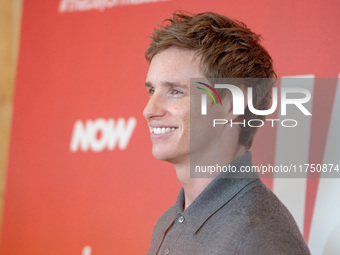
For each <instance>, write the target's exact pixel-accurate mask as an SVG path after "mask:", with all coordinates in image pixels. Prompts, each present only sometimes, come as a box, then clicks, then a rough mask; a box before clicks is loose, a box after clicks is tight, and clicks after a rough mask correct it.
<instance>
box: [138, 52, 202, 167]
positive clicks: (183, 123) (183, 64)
mask: <svg viewBox="0 0 340 255" xmlns="http://www.w3.org/2000/svg"><path fill="white" fill-rule="evenodd" d="M194 57H195V52H194V51H192V50H184V49H179V48H169V49H167V50H164V51H162V52H160V53H158V54H156V55H155V56H154V58H153V59H152V61H151V64H150V68H149V72H148V75H147V78H146V82H145V85H146V88H147V90H148V92H149V94H150V99H149V102H148V104H147V106H146V107H145V109H144V112H143V115H144V117H145V118H146V120H147V122H148V125H149V127H150V136H151V140H152V144H153V147H152V153H153V155H154V157H155V158H157V159H159V160H165V161H169V162H171V163H174V164H178V163H189V161H190V78H193V77H195V78H200V77H204V76H203V74H202V73H201V72H200V68H199V61H200V58H194Z"/></svg>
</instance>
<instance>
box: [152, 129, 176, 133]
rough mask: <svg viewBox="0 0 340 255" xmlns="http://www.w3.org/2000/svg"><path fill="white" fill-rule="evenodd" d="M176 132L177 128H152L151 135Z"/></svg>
mask: <svg viewBox="0 0 340 255" xmlns="http://www.w3.org/2000/svg"><path fill="white" fill-rule="evenodd" d="M174 130H176V128H165V127H163V128H159V127H158V128H152V127H150V133H154V134H165V133H169V132H171V131H174Z"/></svg>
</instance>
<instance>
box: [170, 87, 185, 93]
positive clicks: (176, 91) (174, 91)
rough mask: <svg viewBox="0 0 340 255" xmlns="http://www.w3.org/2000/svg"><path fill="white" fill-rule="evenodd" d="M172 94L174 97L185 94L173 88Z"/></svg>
mask: <svg viewBox="0 0 340 255" xmlns="http://www.w3.org/2000/svg"><path fill="white" fill-rule="evenodd" d="M170 93H171V94H173V95H179V94H183V92H182V91H179V90H177V89H174V88H172V89H171V91H170Z"/></svg>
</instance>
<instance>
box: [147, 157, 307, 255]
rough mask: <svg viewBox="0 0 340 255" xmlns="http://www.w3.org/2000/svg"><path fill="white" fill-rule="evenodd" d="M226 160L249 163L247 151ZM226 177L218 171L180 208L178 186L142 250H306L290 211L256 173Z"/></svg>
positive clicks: (181, 254) (183, 253)
mask: <svg viewBox="0 0 340 255" xmlns="http://www.w3.org/2000/svg"><path fill="white" fill-rule="evenodd" d="M231 165H235V166H237V167H240V166H241V165H251V153H250V152H247V153H246V154H245V155H243V156H242V157H240V158H238V159H236V160H235V161H233V162H232V163H231ZM225 177H228V178H225ZM230 177H231V176H227V175H224V174H220V176H219V177H218V178H216V179H214V180H213V181H212V182H211V183H210V184H209V185H208V186H207V187H206V188H205V190H204V191H203V192H202V193H201V194H200V195H199V196H198V197H197V198H196V199H195V201H194V202H193V203H192V204H191V205H190V206H189V207H188V208H187V209H186V210H185V211H183V206H184V191H183V188H182V189H181V191H180V192H179V195H178V198H177V203H176V204H175V205H174V206H172V207H171V208H170V209H168V210H167V211H166V212H165V213H164V214H163V215H162V216H161V217H160V218H159V220H158V221H157V223H156V225H155V227H154V230H153V234H152V240H151V244H150V248H149V251H148V255H155V254H165V255H166V254H178V255H189V254H195V255H201V254H202V255H215V254H216V255H217V254H219V255H220V254H221V255H222V254H223V255H225V254H261V255H266V254H268V255H277V254H287V255H288V254H289V255H293V254H299V255H300V254H310V252H309V250H308V247H307V245H306V243H305V241H304V239H303V237H302V235H301V233H300V231H299V229H298V227H297V225H296V223H295V221H294V219H293V217H292V215H291V214H290V213H289V211H288V210H287V208H286V207H285V206H284V205H283V204H282V203H281V202H280V201H279V199H278V198H277V197H276V196H275V195H274V194H273V193H272V192H271V191H270V190H269V189H268V188H267V187H266V186H265V185H264V184H263V183H262V181H261V180H260V179H259V178H258V175H257V174H251V175H249V176H247V178H237V176H236V178H235V176H232V178H230Z"/></svg>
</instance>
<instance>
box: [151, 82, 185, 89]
mask: <svg viewBox="0 0 340 255" xmlns="http://www.w3.org/2000/svg"><path fill="white" fill-rule="evenodd" d="M161 85H163V86H166V87H183V88H185V87H187V85H186V84H184V83H181V82H171V81H164V82H161ZM145 87H146V88H150V87H152V83H151V82H148V81H146V82H145Z"/></svg>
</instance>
